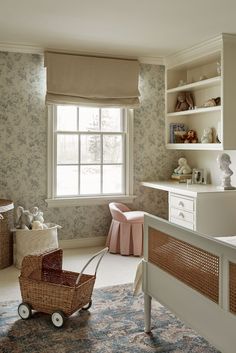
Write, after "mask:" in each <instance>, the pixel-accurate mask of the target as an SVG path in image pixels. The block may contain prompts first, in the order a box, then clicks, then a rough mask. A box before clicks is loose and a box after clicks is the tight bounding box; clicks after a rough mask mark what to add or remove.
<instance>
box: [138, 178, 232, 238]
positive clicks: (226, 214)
mask: <svg viewBox="0 0 236 353" xmlns="http://www.w3.org/2000/svg"><path fill="white" fill-rule="evenodd" d="M142 185H143V186H145V187H148V188H153V189H158V190H163V191H167V192H168V195H169V221H170V222H172V223H175V224H178V225H181V226H183V227H185V228H188V229H191V230H195V231H197V232H199V233H202V234H206V235H212V236H219V235H234V234H236V190H220V189H218V188H217V187H216V186H214V185H198V184H193V185H187V184H185V183H178V182H175V181H158V182H142Z"/></svg>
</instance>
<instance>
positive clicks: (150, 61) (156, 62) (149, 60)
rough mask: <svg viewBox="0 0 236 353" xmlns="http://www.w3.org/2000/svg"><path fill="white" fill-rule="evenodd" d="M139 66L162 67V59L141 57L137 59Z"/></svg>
mask: <svg viewBox="0 0 236 353" xmlns="http://www.w3.org/2000/svg"><path fill="white" fill-rule="evenodd" d="M138 61H139V62H140V63H141V64H150V65H164V57H148V56H141V57H139V58H138Z"/></svg>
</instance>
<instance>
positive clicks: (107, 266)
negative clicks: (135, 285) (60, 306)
mask: <svg viewBox="0 0 236 353" xmlns="http://www.w3.org/2000/svg"><path fill="white" fill-rule="evenodd" d="M101 249H102V248H98V247H97V248H81V249H66V250H64V251H63V269H64V270H70V271H74V272H80V271H81V269H82V268H83V266H84V265H85V264H86V262H87V261H88V259H89V258H90V257H91V256H92V255H93V254H95V253H96V252H98V251H99V250H101ZM140 261H141V258H140V257H134V256H121V255H118V254H110V253H108V254H106V255H105V256H104V258H103V259H102V261H101V263H100V266H99V268H98V272H97V278H96V282H95V287H97V288H98V287H105V286H112V285H116V284H124V283H132V282H133V281H134V277H135V273H136V268H137V265H138V263H139V262H140ZM94 264H95V265H96V260H95V261H94ZM93 271H94V266H93V262H92V263H91V264H90V265H89V267H88V270H86V273H88V274H92V273H93ZM19 274H20V271H19V270H18V269H17V268H15V267H14V266H11V267H7V268H5V269H3V270H0V302H1V301H5V300H18V299H20V298H21V295H20V288H19V283H18V276H19Z"/></svg>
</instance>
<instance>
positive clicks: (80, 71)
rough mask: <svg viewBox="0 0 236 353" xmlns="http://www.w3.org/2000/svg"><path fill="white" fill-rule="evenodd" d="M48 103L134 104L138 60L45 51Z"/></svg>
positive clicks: (137, 95)
mask: <svg viewBox="0 0 236 353" xmlns="http://www.w3.org/2000/svg"><path fill="white" fill-rule="evenodd" d="M45 66H46V67H47V96H46V102H47V103H48V104H78V105H101V106H117V107H119V106H122V107H136V106H138V105H139V90H138V78H139V62H138V61H137V60H124V59H113V58H102V57H93V56H81V55H74V54H65V53H54V52H46V53H45Z"/></svg>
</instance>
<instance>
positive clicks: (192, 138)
mask: <svg viewBox="0 0 236 353" xmlns="http://www.w3.org/2000/svg"><path fill="white" fill-rule="evenodd" d="M197 142H198V138H197V133H196V131H195V130H188V131H187V133H186V135H185V136H184V143H197Z"/></svg>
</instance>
